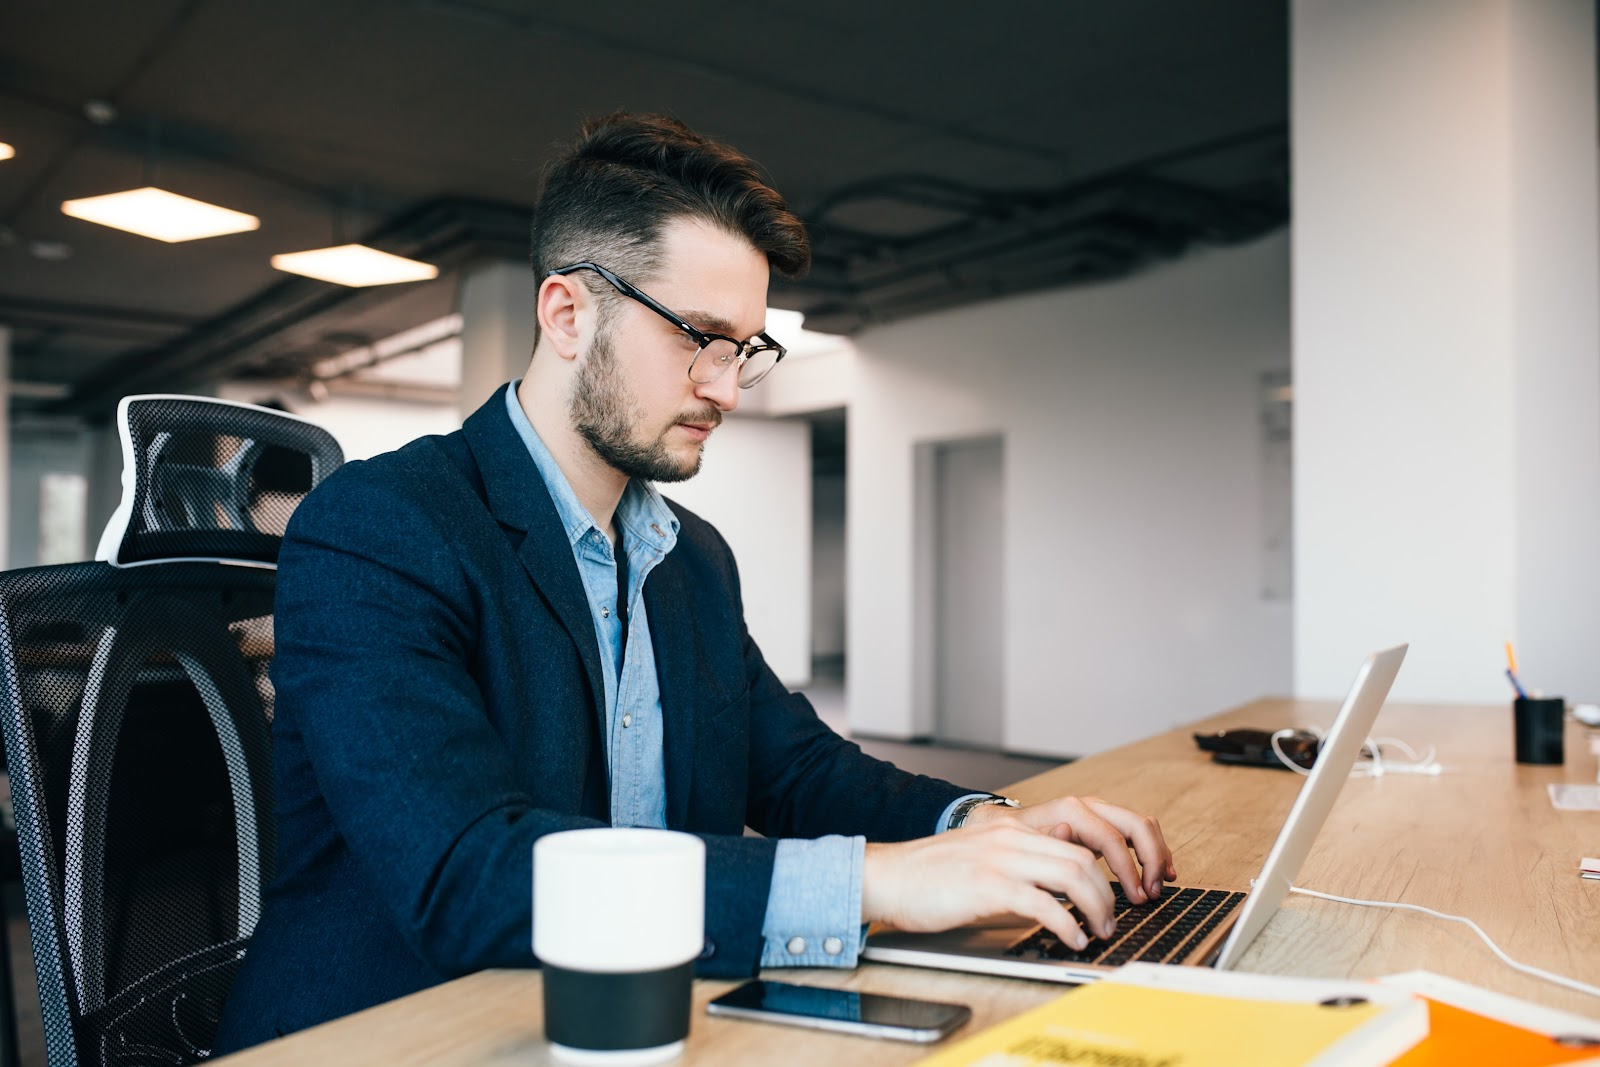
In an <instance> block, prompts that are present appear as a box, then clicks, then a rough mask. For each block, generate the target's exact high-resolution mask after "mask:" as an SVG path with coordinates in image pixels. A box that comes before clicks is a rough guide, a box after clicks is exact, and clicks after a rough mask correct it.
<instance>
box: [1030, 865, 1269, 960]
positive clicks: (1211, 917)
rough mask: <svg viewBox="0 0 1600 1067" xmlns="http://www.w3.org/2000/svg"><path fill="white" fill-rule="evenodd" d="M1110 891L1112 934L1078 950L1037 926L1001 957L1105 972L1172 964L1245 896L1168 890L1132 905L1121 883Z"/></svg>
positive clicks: (1215, 892) (1215, 925) (1221, 890)
mask: <svg viewBox="0 0 1600 1067" xmlns="http://www.w3.org/2000/svg"><path fill="white" fill-rule="evenodd" d="M1111 892H1112V893H1113V894H1114V895H1115V896H1116V914H1117V932H1116V933H1115V934H1113V935H1111V937H1110V938H1108V939H1106V940H1103V941H1102V940H1091V941H1090V942H1089V945H1088V947H1087V948H1085V949H1083V950H1082V951H1079V950H1077V949H1074V948H1072V947H1071V946H1070V945H1068V944H1066V942H1064V941H1062V940H1061V939H1060V938H1058V937H1057V936H1056V935H1055V934H1052V933H1051V932H1050V931H1049V930H1047V929H1045V928H1044V927H1042V926H1041V927H1040V928H1039V929H1038V930H1036V931H1034V932H1033V933H1031V934H1029V935H1028V936H1027V937H1025V938H1023V939H1022V940H1021V941H1018V942H1017V943H1016V944H1014V945H1012V946H1011V947H1010V948H1008V949H1007V950H1006V955H1008V956H1019V957H1022V958H1024V959H1039V960H1060V961H1062V962H1063V963H1097V964H1100V965H1101V966H1105V967H1120V966H1122V965H1123V964H1124V963H1131V962H1133V961H1134V960H1142V961H1144V962H1146V963H1175V962H1178V961H1180V960H1182V959H1183V958H1184V957H1185V956H1187V955H1188V954H1189V953H1190V952H1192V951H1194V949H1195V947H1196V946H1197V945H1199V944H1200V942H1201V941H1203V940H1205V939H1206V937H1207V936H1209V935H1210V934H1211V932H1212V931H1214V930H1215V929H1216V928H1217V927H1218V926H1219V925H1220V924H1221V923H1222V921H1223V920H1224V919H1226V918H1227V917H1228V915H1229V914H1230V913H1231V912H1232V911H1233V910H1234V909H1235V908H1237V907H1238V906H1239V904H1240V902H1241V901H1243V900H1244V898H1245V895H1246V894H1244V893H1230V892H1228V891H1226V890H1223V889H1184V888H1181V887H1178V886H1168V887H1167V888H1166V889H1165V890H1164V891H1163V892H1162V894H1161V899H1160V900H1157V901H1154V902H1152V903H1147V904H1135V903H1133V902H1132V901H1130V900H1129V899H1128V898H1127V896H1126V895H1124V894H1123V892H1122V886H1121V884H1119V883H1117V882H1112V883H1111ZM1074 914H1076V910H1074Z"/></svg>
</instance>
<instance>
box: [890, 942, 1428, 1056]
mask: <svg viewBox="0 0 1600 1067" xmlns="http://www.w3.org/2000/svg"><path fill="white" fill-rule="evenodd" d="M1427 1033H1428V1012H1427V1006H1426V1005H1425V1004H1424V1002H1423V1001H1422V1000H1420V999H1419V998H1417V997H1415V996H1413V995H1411V994H1410V993H1409V992H1407V991H1405V990H1400V989H1393V988H1386V987H1383V986H1378V985H1374V984H1372V983H1367V982H1357V981H1347V980H1339V979H1320V978H1281V977H1277V976H1270V977H1269V976H1266V975H1256V974H1243V973H1239V972H1218V971H1212V970H1209V969H1207V968H1202V967H1163V966H1159V965H1156V964H1141V963H1134V964H1129V965H1128V966H1126V967H1123V968H1122V969H1121V970H1119V971H1117V972H1115V973H1114V974H1112V975H1111V976H1109V977H1107V978H1106V979H1104V980H1102V981H1099V982H1096V983H1094V984H1093V985H1086V986H1080V987H1079V988H1077V989H1074V990H1073V991H1072V992H1070V993H1066V994H1064V995H1063V996H1061V997H1059V998H1057V999H1056V1000H1053V1001H1051V1002H1050V1003H1048V1004H1043V1005H1041V1006H1039V1007H1037V1008H1035V1009H1033V1010H1032V1011H1029V1012H1025V1013H1023V1014H1022V1015H1019V1016H1017V1017H1016V1018H1014V1019H1011V1020H1009V1021H1007V1022H1004V1023H1001V1024H1000V1025H998V1026H994V1027H991V1028H990V1029H988V1030H985V1031H983V1032H982V1033H979V1034H976V1035H974V1036H972V1037H970V1038H968V1039H967V1040H965V1041H962V1042H960V1043H959V1044H956V1045H952V1046H951V1047H950V1048H948V1049H946V1050H944V1051H943V1052H940V1053H938V1054H936V1055H934V1056H930V1057H929V1058H927V1059H925V1060H922V1061H921V1067H1062V1065H1072V1067H1333V1065H1338V1067H1364V1065H1368V1064H1371V1065H1379V1064H1387V1063H1389V1062H1390V1061H1391V1060H1393V1059H1395V1058H1396V1057H1398V1056H1400V1055H1401V1054H1403V1053H1404V1052H1405V1051H1406V1050H1407V1049H1409V1048H1411V1047H1412V1046H1413V1045H1415V1044H1416V1043H1417V1042H1418V1041H1421V1040H1422V1039H1423V1038H1424V1037H1426V1036H1427Z"/></svg>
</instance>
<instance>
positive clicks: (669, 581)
mask: <svg viewBox="0 0 1600 1067" xmlns="http://www.w3.org/2000/svg"><path fill="white" fill-rule="evenodd" d="M693 602H694V600H693V597H692V596H691V595H690V591H689V589H688V588H687V584H686V583H685V581H684V579H683V574H682V572H681V568H680V567H678V566H675V565H674V560H673V558H672V555H671V554H670V553H669V554H668V556H667V558H666V559H664V560H662V561H661V562H660V563H658V564H656V568H655V569H654V570H652V571H651V572H650V577H649V578H646V579H645V583H644V610H645V614H646V615H647V616H648V617H649V620H650V643H651V645H652V646H653V647H654V650H655V658H656V678H657V680H658V681H659V683H660V686H661V718H662V725H663V730H664V731H665V738H664V740H663V742H662V744H663V748H664V750H665V751H664V753H663V756H664V763H665V771H666V777H667V826H668V827H671V828H682V827H684V826H686V825H688V815H689V789H690V785H691V784H692V782H693V780H694V777H693V770H694V762H695V760H694V745H695V722H694V705H693V702H692V700H691V699H690V698H691V696H692V694H693V693H694V663H695V650H694V620H693V619H692V618H691V617H690V615H689V613H688V611H687V610H686V605H688V604H692V603H693Z"/></svg>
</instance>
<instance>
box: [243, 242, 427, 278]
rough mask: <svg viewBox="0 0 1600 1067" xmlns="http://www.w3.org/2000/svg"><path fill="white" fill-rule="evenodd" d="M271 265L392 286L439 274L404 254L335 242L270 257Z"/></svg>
mask: <svg viewBox="0 0 1600 1067" xmlns="http://www.w3.org/2000/svg"><path fill="white" fill-rule="evenodd" d="M272 265H273V266H274V267H277V268H278V269H279V270H283V271H288V272H289V273H290V274H303V275H305V276H306V277H307V278H316V279H318V280H319V281H324V282H335V283H337V284H339V285H351V286H359V285H393V284H394V283H395V282H421V281H427V280H428V279H429V278H437V277H438V276H439V268H438V267H435V266H434V265H433V264H431V263H421V262H418V261H417V260H415V259H407V258H406V257H404V256H396V255H391V254H390V253H388V252H380V251H378V250H377V249H376V248H368V247H367V246H366V245H335V246H334V247H332V248H313V249H311V250H309V251H306V252H286V253H283V254H282V255H277V256H273V257H272Z"/></svg>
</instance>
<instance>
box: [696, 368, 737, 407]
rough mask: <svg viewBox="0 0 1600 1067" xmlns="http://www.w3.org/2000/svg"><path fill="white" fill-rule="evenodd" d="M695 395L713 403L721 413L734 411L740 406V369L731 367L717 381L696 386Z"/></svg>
mask: <svg viewBox="0 0 1600 1067" xmlns="http://www.w3.org/2000/svg"><path fill="white" fill-rule="evenodd" d="M694 395H695V396H697V397H699V398H700V399H702V400H709V401H711V402H712V403H713V404H715V405H717V408H718V409H719V410H721V411H732V410H733V409H734V408H736V407H738V406H739V368H738V367H729V368H728V369H727V370H725V371H723V372H722V374H721V375H720V376H719V377H718V378H717V380H716V381H714V382H707V383H706V384H704V385H696V386H695V390H694Z"/></svg>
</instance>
